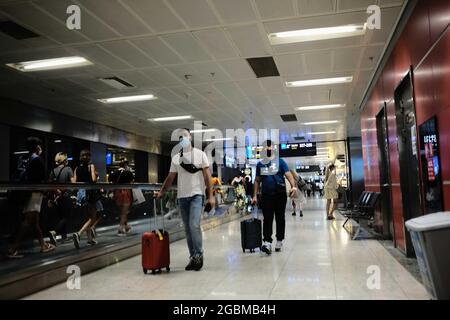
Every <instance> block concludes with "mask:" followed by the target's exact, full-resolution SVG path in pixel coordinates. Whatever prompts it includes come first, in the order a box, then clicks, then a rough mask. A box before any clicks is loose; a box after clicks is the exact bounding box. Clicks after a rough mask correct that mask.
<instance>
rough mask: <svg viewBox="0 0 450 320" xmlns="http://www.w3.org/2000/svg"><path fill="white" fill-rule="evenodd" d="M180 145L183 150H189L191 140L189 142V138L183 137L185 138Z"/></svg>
mask: <svg viewBox="0 0 450 320" xmlns="http://www.w3.org/2000/svg"><path fill="white" fill-rule="evenodd" d="M180 145H181V146H182V147H183V148H187V147H188V146H190V145H191V140H189V138H188V137H183V138H182V139H181V141H180Z"/></svg>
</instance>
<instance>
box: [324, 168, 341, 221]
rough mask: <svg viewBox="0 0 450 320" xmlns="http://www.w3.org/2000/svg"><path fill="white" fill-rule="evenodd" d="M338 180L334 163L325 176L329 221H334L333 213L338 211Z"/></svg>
mask: <svg viewBox="0 0 450 320" xmlns="http://www.w3.org/2000/svg"><path fill="white" fill-rule="evenodd" d="M337 188H338V184H337V179H336V167H335V165H334V164H333V163H332V164H330V165H329V166H328V168H327V171H326V174H325V184H324V190H325V199H327V219H328V220H333V219H334V215H333V212H334V210H335V209H336V205H337V203H336V200H337V199H338V198H339V195H338V193H337Z"/></svg>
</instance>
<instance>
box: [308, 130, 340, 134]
mask: <svg viewBox="0 0 450 320" xmlns="http://www.w3.org/2000/svg"><path fill="white" fill-rule="evenodd" d="M333 133H336V131H318V132H310V133H309V134H310V135H320V134H333Z"/></svg>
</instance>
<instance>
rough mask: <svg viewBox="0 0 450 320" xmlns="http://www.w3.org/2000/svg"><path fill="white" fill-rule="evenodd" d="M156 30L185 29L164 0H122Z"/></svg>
mask: <svg viewBox="0 0 450 320" xmlns="http://www.w3.org/2000/svg"><path fill="white" fill-rule="evenodd" d="M122 1H123V2H124V3H126V4H127V6H128V7H130V8H131V9H132V10H133V11H134V12H135V13H136V14H137V15H139V16H140V17H141V18H142V20H144V21H145V23H146V24H147V25H149V26H150V27H151V28H152V29H153V30H154V31H155V32H167V31H173V30H181V29H184V25H183V23H182V22H181V21H180V19H178V18H177V16H176V15H175V14H174V13H173V12H172V11H171V10H170V9H169V8H168V7H167V5H166V4H165V3H164V0H122Z"/></svg>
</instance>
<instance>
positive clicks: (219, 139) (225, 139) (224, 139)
mask: <svg viewBox="0 0 450 320" xmlns="http://www.w3.org/2000/svg"><path fill="white" fill-rule="evenodd" d="M229 140H232V139H231V138H211V139H206V140H205V141H206V142H211V141H229Z"/></svg>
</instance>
